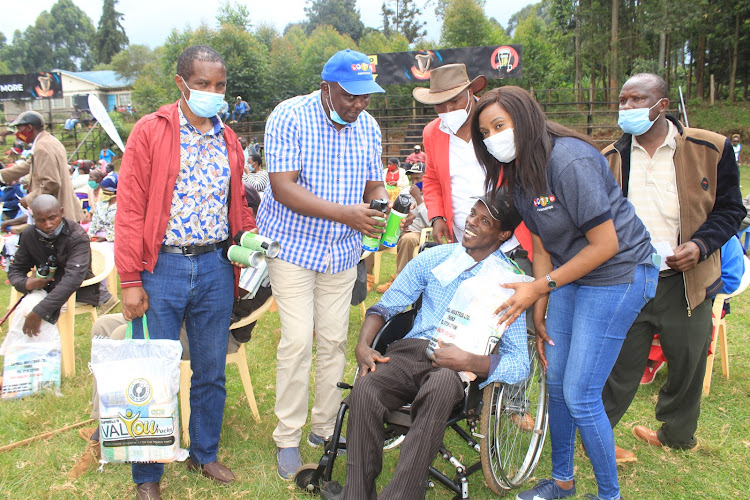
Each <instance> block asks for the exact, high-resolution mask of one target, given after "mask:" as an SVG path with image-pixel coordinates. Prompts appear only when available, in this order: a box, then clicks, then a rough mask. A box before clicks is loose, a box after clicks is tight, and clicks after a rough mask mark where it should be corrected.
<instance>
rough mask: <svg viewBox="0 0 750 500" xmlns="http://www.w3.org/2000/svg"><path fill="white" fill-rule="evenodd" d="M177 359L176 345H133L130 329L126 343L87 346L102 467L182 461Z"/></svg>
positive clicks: (179, 352) (161, 342) (151, 342)
mask: <svg viewBox="0 0 750 500" xmlns="http://www.w3.org/2000/svg"><path fill="white" fill-rule="evenodd" d="M144 331H146V332H147V329H146V328H145V319H144ZM181 356H182V346H181V345H180V342H179V341H177V340H150V339H148V338H147V339H144V340H140V339H138V340H136V339H133V338H132V327H131V325H130V324H129V325H128V334H127V335H126V338H125V340H111V339H94V340H92V345H91V369H92V371H93V372H94V376H95V378H96V384H97V389H98V391H99V434H100V444H101V450H102V462H160V463H166V462H172V461H174V460H182V459H184V458H185V457H186V451H185V450H182V449H181V448H180V428H179V427H180V426H179V415H178V401H177V392H178V390H179V385H180V358H181Z"/></svg>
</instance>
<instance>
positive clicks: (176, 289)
mask: <svg viewBox="0 0 750 500" xmlns="http://www.w3.org/2000/svg"><path fill="white" fill-rule="evenodd" d="M232 269H233V268H232V265H231V263H230V262H229V261H228V260H227V259H226V257H224V255H223V250H215V251H213V252H208V253H204V254H201V255H190V256H184V255H181V254H171V253H160V254H159V258H158V260H157V261H156V267H155V268H154V273H153V274H151V273H149V272H148V271H143V272H142V273H141V279H142V280H143V288H144V289H145V290H146V293H147V294H148V304H149V308H148V311H147V312H146V318H147V319H148V330H149V334H150V336H151V338H153V339H172V340H178V339H179V338H180V326H181V325H182V322H183V320H184V321H185V329H186V330H187V336H188V342H189V345H190V354H191V360H190V367H191V368H192V370H193V376H192V379H191V380H190V427H189V428H190V457H191V458H192V459H193V460H194V461H195V462H197V463H199V464H206V463H210V462H215V461H216V452H217V451H218V448H219V437H220V435H221V423H222V419H223V417H224V400H225V399H226V389H225V388H224V380H225V376H224V368H225V366H226V355H227V342H228V339H229V324H230V321H231V315H232V305H233V304H234V274H233V272H232ZM142 332H143V329H142V326H141V322H140V321H134V322H133V337H134V338H142V336H143V333H142ZM163 471H164V465H163V464H133V466H132V472H133V481H134V482H135V483H136V484H140V483H146V482H159V481H160V480H161V475H162V473H163Z"/></svg>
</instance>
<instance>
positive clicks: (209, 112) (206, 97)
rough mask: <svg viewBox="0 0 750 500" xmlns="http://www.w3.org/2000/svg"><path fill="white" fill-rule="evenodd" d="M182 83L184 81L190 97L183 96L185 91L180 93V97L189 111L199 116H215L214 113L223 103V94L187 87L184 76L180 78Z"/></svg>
mask: <svg viewBox="0 0 750 500" xmlns="http://www.w3.org/2000/svg"><path fill="white" fill-rule="evenodd" d="M180 78H182V77H180ZM182 83H184V84H185V87H187V88H188V90H189V91H190V99H187V98H185V93H184V92H183V93H182V98H183V99H185V102H186V103H187V105H188V107H189V108H190V111H192V112H193V113H195V114H196V116H200V117H201V118H211V117H212V116H216V113H218V112H219V110H220V109H221V106H222V105H223V104H224V94H214V93H213V92H203V91H200V90H193V89H191V88H190V87H188V84H187V82H186V81H185V79H184V78H182Z"/></svg>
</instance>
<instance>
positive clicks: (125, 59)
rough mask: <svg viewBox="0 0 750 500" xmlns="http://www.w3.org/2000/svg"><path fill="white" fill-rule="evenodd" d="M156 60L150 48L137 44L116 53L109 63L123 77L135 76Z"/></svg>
mask: <svg viewBox="0 0 750 500" xmlns="http://www.w3.org/2000/svg"><path fill="white" fill-rule="evenodd" d="M154 61H155V54H154V52H152V51H151V49H150V48H148V47H147V46H145V45H138V44H135V45H130V46H129V47H127V48H126V49H124V50H121V51H120V52H118V53H117V54H115V56H114V57H112V61H111V62H110V64H109V65H110V67H111V68H112V70H114V71H116V72H117V73H118V74H119V75H120V76H122V77H123V78H134V77H137V76H138V75H139V74H140V72H141V71H143V70H144V68H146V67H148V65H149V64H151V63H152V62H154Z"/></svg>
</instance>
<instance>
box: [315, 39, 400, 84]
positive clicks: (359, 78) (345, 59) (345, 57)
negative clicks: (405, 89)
mask: <svg viewBox="0 0 750 500" xmlns="http://www.w3.org/2000/svg"><path fill="white" fill-rule="evenodd" d="M320 77H321V78H322V79H323V80H325V81H327V82H336V83H338V84H339V85H341V88H342V89H344V90H346V91H347V92H349V93H350V94H352V95H364V94H374V93H376V92H385V90H383V87H381V86H380V85H378V84H377V83H375V78H373V76H372V67H371V66H370V58H369V57H367V56H366V55H364V54H363V53H362V52H357V51H355V50H351V49H346V50H340V51H338V52H336V53H335V54H334V55H333V57H331V58H330V59H329V60H328V62H327V63H326V65H325V66H323V72H322V73H320Z"/></svg>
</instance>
